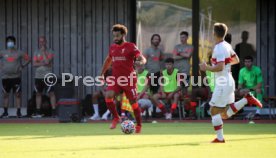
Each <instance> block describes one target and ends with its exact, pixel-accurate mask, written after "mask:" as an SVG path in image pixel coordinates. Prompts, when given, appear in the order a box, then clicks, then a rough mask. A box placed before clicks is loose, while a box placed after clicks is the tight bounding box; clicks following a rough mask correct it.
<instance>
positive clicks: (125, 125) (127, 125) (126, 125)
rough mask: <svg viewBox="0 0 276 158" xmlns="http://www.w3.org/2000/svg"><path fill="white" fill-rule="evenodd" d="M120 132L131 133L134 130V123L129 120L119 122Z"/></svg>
mask: <svg viewBox="0 0 276 158" xmlns="http://www.w3.org/2000/svg"><path fill="white" fill-rule="evenodd" d="M121 129H122V132H123V133H125V134H132V133H133V132H134V131H135V124H134V123H133V122H132V121H131V120H125V121H123V122H122V123H121Z"/></svg>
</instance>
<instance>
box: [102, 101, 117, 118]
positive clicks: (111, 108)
mask: <svg viewBox="0 0 276 158" xmlns="http://www.w3.org/2000/svg"><path fill="white" fill-rule="evenodd" d="M105 102H106V106H107V108H108V110H109V111H110V112H111V114H112V115H113V117H114V119H119V115H118V112H117V109H116V105H115V104H114V102H113V99H105Z"/></svg>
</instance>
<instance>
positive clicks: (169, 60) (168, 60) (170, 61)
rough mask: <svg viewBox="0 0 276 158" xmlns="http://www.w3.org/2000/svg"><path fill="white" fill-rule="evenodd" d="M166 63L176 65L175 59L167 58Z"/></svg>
mask: <svg viewBox="0 0 276 158" xmlns="http://www.w3.org/2000/svg"><path fill="white" fill-rule="evenodd" d="M165 63H173V64H174V59H173V58H167V59H166V60H165Z"/></svg>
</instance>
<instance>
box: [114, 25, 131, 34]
mask: <svg viewBox="0 0 276 158" xmlns="http://www.w3.org/2000/svg"><path fill="white" fill-rule="evenodd" d="M112 32H121V34H122V35H126V34H127V28H126V27H125V26H124V25H122V24H116V25H113V27H112Z"/></svg>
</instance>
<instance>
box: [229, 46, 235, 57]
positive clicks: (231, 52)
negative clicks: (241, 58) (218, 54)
mask: <svg viewBox="0 0 276 158" xmlns="http://www.w3.org/2000/svg"><path fill="white" fill-rule="evenodd" d="M230 55H231V57H235V56H236V52H235V51H234V50H233V48H232V47H231V49H230Z"/></svg>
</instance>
